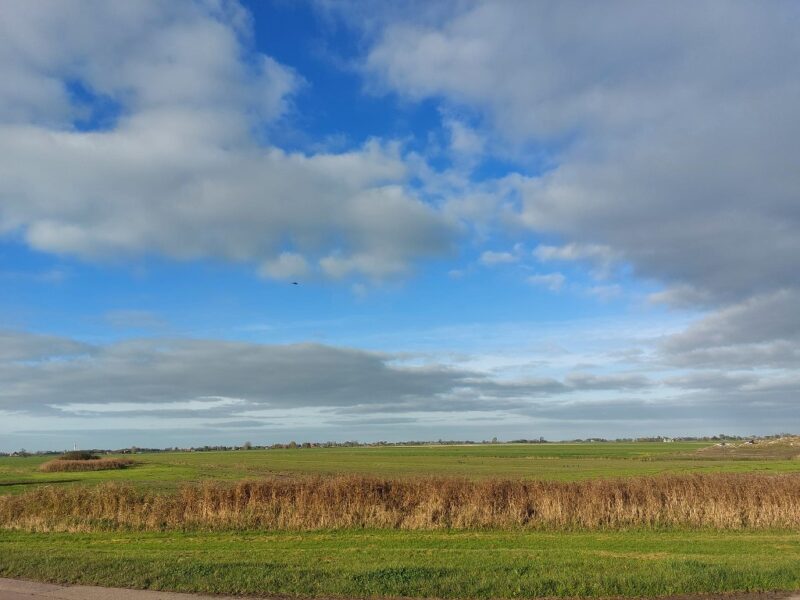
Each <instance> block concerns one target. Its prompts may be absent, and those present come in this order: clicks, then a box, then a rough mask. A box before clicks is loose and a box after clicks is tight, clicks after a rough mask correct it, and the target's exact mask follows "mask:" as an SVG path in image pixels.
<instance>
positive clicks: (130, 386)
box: [0, 334, 475, 416]
mask: <svg viewBox="0 0 800 600" xmlns="http://www.w3.org/2000/svg"><path fill="white" fill-rule="evenodd" d="M21 338H22V340H23V342H22V343H21V344H15V345H16V346H24V344H26V343H27V342H26V336H25V335H24V334H23V335H21ZM25 347H27V346H25ZM76 347H78V346H77V345H76ZM54 351H55V350H54ZM18 354H19V353H17V354H15V355H12V356H13V357H16V356H17V355H18ZM33 355H34V353H33V352H31V351H29V352H28V354H26V355H24V356H26V357H29V356H33ZM388 358H390V357H387V356H384V355H381V354H376V353H371V352H364V351H359V350H351V349H346V348H334V347H329V346H323V345H318V344H295V345H287V346H265V345H258V344H247V343H237V342H222V341H203V340H173V341H170V340H147V341H133V342H121V343H117V344H114V345H111V346H104V347H95V348H92V353H91V355H87V356H77V357H74V358H72V359H70V360H59V361H46V362H37V363H22V364H14V363H12V364H3V365H0V381H1V382H2V391H0V408H3V409H8V410H15V411H24V412H32V413H41V412H52V410H53V408H52V407H57V408H59V407H60V408H59V410H63V408H64V407H69V405H79V406H80V407H81V408H80V410H82V411H83V412H86V411H90V410H92V408H91V407H92V406H94V407H95V409H94V412H96V413H97V412H102V411H103V407H104V406H105V405H107V404H119V403H134V404H139V405H142V407H141V408H142V413H147V412H148V408H147V405H160V404H164V403H170V402H185V401H192V400H197V399H204V398H209V397H223V398H240V399H244V400H245V401H247V402H248V403H249V404H247V405H245V406H243V405H241V404H232V405H230V406H223V407H216V408H212V409H211V411H212V414H214V413H216V414H220V415H222V414H230V413H236V412H241V411H242V410H243V409H244V408H253V407H254V406H267V407H313V406H351V405H355V404H363V405H372V406H374V405H389V406H390V405H392V404H395V403H399V404H402V403H403V402H407V401H420V402H422V401H425V402H428V403H430V402H435V398H436V397H437V396H439V395H441V394H446V393H449V392H450V391H451V390H452V389H454V388H456V387H458V386H461V385H464V382H465V381H466V379H467V378H468V376H474V375H475V374H472V373H465V372H460V371H453V370H450V369H447V368H438V367H432V368H414V369H410V368H399V367H393V366H389V365H388V364H387V363H386V361H387V359H388ZM190 408H191V407H190ZM199 408H202V407H199ZM150 412H152V414H160V415H162V416H169V415H168V413H170V412H173V413H174V415H173V416H189V415H192V414H194V415H196V416H199V415H203V414H208V411H206V410H197V411H192V410H190V409H184V408H179V409H177V410H173V409H171V408H170V407H168V406H167V407H163V408H161V409H159V410H157V411H150ZM61 414H63V412H62V413H61ZM108 414H109V415H110V416H114V413H108Z"/></svg>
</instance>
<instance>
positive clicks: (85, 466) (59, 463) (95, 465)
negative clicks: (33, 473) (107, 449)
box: [39, 458, 134, 473]
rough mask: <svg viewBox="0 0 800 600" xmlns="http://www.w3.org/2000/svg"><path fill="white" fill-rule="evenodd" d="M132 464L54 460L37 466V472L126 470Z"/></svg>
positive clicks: (112, 460)
mask: <svg viewBox="0 0 800 600" xmlns="http://www.w3.org/2000/svg"><path fill="white" fill-rule="evenodd" d="M133 462H134V461H132V460H131V459H129V458H90V459H86V460H70V459H64V458H56V459H55V460H50V461H47V462H46V463H42V464H41V465H39V470H40V471H43V472H45V473H55V472H58V471H66V472H74V471H107V470H110V469H126V468H127V467H130V466H131V465H132V464H133Z"/></svg>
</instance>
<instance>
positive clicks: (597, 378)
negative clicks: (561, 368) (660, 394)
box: [565, 373, 652, 390]
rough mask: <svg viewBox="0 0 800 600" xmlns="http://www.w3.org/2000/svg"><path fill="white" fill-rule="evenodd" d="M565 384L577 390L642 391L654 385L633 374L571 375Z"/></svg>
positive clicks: (644, 378)
mask: <svg viewBox="0 0 800 600" xmlns="http://www.w3.org/2000/svg"><path fill="white" fill-rule="evenodd" d="M565 383H566V384H567V385H568V386H569V387H570V388H572V389H575V390H641V389H644V388H647V387H650V386H651V385H652V382H651V381H650V380H649V379H648V378H647V377H645V376H643V375H638V374H633V373H620V374H613V375H593V374H591V373H570V374H569V375H567V377H566V378H565Z"/></svg>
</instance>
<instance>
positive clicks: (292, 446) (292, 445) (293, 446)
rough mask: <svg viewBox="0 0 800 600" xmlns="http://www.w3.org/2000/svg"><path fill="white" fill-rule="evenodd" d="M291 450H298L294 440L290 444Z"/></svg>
mask: <svg viewBox="0 0 800 600" xmlns="http://www.w3.org/2000/svg"><path fill="white" fill-rule="evenodd" d="M289 448H297V442H295V441H294V440H292V441H291V442H289Z"/></svg>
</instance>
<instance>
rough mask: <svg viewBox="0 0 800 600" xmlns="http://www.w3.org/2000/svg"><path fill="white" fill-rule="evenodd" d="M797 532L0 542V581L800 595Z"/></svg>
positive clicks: (235, 589) (405, 592) (406, 592)
mask: <svg viewBox="0 0 800 600" xmlns="http://www.w3.org/2000/svg"><path fill="white" fill-rule="evenodd" d="M798 564H800V533H797V532H793V533H790V532H746V533H736V534H731V533H713V532H694V531H662V532H652V531H626V532H608V533H586V532H572V533H558V534H554V533H544V532H496V531H459V532H454V531H435V532H420V531H414V532H408V531H396V530H394V531H386V530H380V531H353V530H342V531H335V532H313V533H309V532H307V533H304V534H302V535H300V534H289V533H274V532H273V533H215V534H190V533H169V534H166V533H119V532H115V533H93V534H30V533H27V534H24V533H17V532H14V533H12V532H2V533H0V575H2V576H6V577H28V578H35V579H39V580H47V581H52V582H59V583H81V584H87V585H107V586H118V587H133V588H150V589H163V590H176V591H194V592H205V593H234V594H259V593H261V594H263V593H271V594H289V595H303V596H329V595H341V596H358V597H364V596H413V597H440V598H514V597H545V596H550V597H552V596H559V597H575V596H588V597H603V596H630V597H641V596H664V595H673V594H687V593H699V592H705V593H711V592H714V593H719V592H734V591H762V590H797V589H800V569H798V568H797V565H798Z"/></svg>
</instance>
